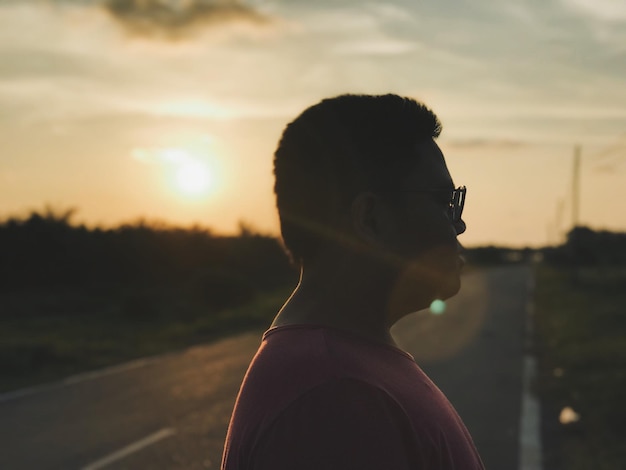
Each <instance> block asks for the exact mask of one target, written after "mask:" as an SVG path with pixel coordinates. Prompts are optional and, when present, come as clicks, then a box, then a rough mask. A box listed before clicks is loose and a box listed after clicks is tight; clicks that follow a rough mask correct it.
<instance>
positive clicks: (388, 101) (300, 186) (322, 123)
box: [274, 94, 442, 264]
mask: <svg viewBox="0 0 626 470" xmlns="http://www.w3.org/2000/svg"><path fill="white" fill-rule="evenodd" d="M441 128H442V127H441V123H440V121H439V119H438V118H437V116H436V115H435V114H434V113H433V112H432V111H431V110H430V109H429V108H427V107H426V106H425V105H424V104H423V103H420V102H418V101H416V100H414V99H412V98H406V97H400V96H398V95H393V94H387V95H354V94H346V95H341V96H336V97H334V98H328V99H324V100H322V101H320V102H319V103H317V104H315V105H313V106H311V107H309V108H307V109H306V110H305V111H303V112H302V113H301V114H300V115H299V116H298V117H297V118H296V119H295V120H294V121H293V122H291V123H289V124H288V125H287V126H286V128H285V130H284V131H283V134H282V137H281V139H280V142H279V144H278V148H277V149H276V152H275V154H274V176H275V178H276V179H275V185H274V192H275V194H276V205H277V208H278V215H279V218H280V226H281V234H282V239H283V242H284V245H285V248H286V249H287V250H288V252H289V254H290V255H291V258H292V260H293V261H294V262H295V263H297V264H301V263H302V262H303V261H304V260H308V259H313V258H315V256H316V255H317V253H318V252H319V250H320V248H321V247H322V246H324V245H325V244H328V243H333V242H337V240H338V239H339V238H341V237H340V235H345V234H341V233H340V232H339V227H338V223H337V222H338V220H339V217H340V216H341V215H342V214H345V213H346V211H349V210H350V205H351V203H352V201H353V200H354V198H355V197H356V196H357V195H358V194H359V193H360V192H362V191H372V192H376V191H383V192H384V190H385V189H392V188H397V187H398V184H401V183H402V176H403V175H405V174H406V172H407V170H410V169H411V168H412V167H413V166H414V165H415V163H416V160H417V159H419V155H417V153H416V151H415V145H416V144H417V143H418V142H419V141H422V140H424V139H434V138H437V137H438V136H439V134H440V133H441Z"/></svg>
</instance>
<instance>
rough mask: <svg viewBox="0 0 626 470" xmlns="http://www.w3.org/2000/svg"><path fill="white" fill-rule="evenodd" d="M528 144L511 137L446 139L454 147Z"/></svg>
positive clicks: (470, 148)
mask: <svg viewBox="0 0 626 470" xmlns="http://www.w3.org/2000/svg"><path fill="white" fill-rule="evenodd" d="M526 145H528V143H527V142H523V141H521V140H510V139H454V140H448V141H446V146H447V147H451V148H454V149H469V150H474V149H485V148H490V149H514V148H520V147H524V146H526Z"/></svg>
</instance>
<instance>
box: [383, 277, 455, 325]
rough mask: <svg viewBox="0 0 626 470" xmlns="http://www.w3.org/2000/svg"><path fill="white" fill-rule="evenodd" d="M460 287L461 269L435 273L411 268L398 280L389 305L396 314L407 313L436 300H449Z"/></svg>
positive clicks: (425, 306)
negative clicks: (452, 271)
mask: <svg viewBox="0 0 626 470" xmlns="http://www.w3.org/2000/svg"><path fill="white" fill-rule="evenodd" d="M460 289H461V276H460V270H457V271H456V272H454V273H450V272H446V273H441V272H440V273H436V274H435V273H434V272H433V271H430V272H425V271H424V270H423V269H415V267H414V269H410V268H409V269H407V270H406V271H404V272H403V273H402V274H401V275H400V276H399V277H398V279H397V280H396V284H395V286H394V289H393V290H392V292H391V298H390V305H389V307H390V310H391V311H392V312H394V313H395V315H396V316H397V315H400V316H403V315H407V314H409V313H412V312H416V311H418V310H423V309H425V308H428V307H430V305H431V304H432V302H433V301H434V300H447V299H449V298H450V297H453V296H455V295H456V294H457V293H458V292H459V290H460Z"/></svg>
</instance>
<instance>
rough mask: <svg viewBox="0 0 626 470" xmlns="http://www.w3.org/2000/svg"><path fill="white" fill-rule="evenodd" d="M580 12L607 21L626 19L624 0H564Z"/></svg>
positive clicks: (567, 4)
mask: <svg viewBox="0 0 626 470" xmlns="http://www.w3.org/2000/svg"><path fill="white" fill-rule="evenodd" d="M562 1H563V2H564V3H565V4H566V6H569V7H571V8H573V9H575V10H578V11H579V12H581V13H583V14H585V15H589V16H591V17H594V18H597V19H599V20H602V21H607V22H611V23H612V22H622V21H626V3H624V0H562Z"/></svg>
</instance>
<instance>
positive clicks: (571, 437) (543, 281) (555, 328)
mask: <svg viewBox="0 0 626 470" xmlns="http://www.w3.org/2000/svg"><path fill="white" fill-rule="evenodd" d="M624 286H626V269H625V268H616V267H611V268H608V267H607V268H602V269H601V268H584V269H583V268H579V269H578V271H565V270H559V269H555V268H550V267H547V266H539V267H538V268H537V271H536V299H535V301H536V320H535V321H536V331H537V335H538V338H537V339H538V353H539V362H540V376H539V383H538V388H539V392H540V395H541V398H542V405H543V429H542V431H543V434H544V436H545V437H544V454H545V465H544V468H547V469H550V470H588V469H594V470H618V469H620V470H621V469H623V468H624V462H626V401H625V400H624V391H625V390H626V289H625V288H624ZM566 407H569V408H571V410H572V411H573V412H574V413H568V412H567V411H566V412H563V409H564V408H566ZM568 414H569V419H567V418H568V416H567V415H568ZM561 421H564V422H561ZM567 421H569V423H567Z"/></svg>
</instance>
